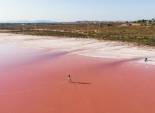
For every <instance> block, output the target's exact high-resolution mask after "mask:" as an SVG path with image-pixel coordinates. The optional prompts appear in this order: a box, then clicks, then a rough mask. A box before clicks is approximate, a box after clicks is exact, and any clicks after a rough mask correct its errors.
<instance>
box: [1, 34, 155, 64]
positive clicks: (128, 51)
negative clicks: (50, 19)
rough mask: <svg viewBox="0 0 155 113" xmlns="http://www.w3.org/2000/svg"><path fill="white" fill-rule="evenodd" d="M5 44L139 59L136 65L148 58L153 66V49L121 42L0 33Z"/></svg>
mask: <svg viewBox="0 0 155 113" xmlns="http://www.w3.org/2000/svg"><path fill="white" fill-rule="evenodd" d="M5 43H7V44H8V45H11V46H18V47H19V48H29V49H31V48H35V49H40V50H50V49H54V50H58V51H66V52H70V51H72V53H71V54H78V55H83V56H88V57H96V58H103V59H104V58H108V59H118V60H119V59H133V58H141V59H140V60H137V61H138V63H145V62H144V60H145V57H147V58H149V62H147V64H152V65H155V48H152V47H138V46H135V45H133V44H128V43H123V42H115V41H99V40H96V39H82V38H81V39H76V38H67V37H66V38H62V37H54V36H31V35H22V34H12V33H0V44H4V45H5Z"/></svg>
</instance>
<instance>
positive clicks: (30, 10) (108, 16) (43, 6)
mask: <svg viewBox="0 0 155 113" xmlns="http://www.w3.org/2000/svg"><path fill="white" fill-rule="evenodd" d="M152 18H155V0H0V21H1V22H2V21H25V20H27V21H33V20H51V21H58V22H59V21H65V22H69V21H86V20H89V21H95V20H96V21H122V20H123V21H127V20H137V19H152Z"/></svg>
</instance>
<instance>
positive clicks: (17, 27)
mask: <svg viewBox="0 0 155 113" xmlns="http://www.w3.org/2000/svg"><path fill="white" fill-rule="evenodd" d="M0 26H1V27H0V29H1V30H9V32H13V33H24V34H30V35H41V36H66V37H77V38H78V37H80V38H95V39H99V40H113V41H123V42H133V43H137V44H138V45H149V46H155V26H154V25H149V26H146V25H136V26H132V25H123V24H122V23H112V24H109V23H108V24H107V23H106V24H105V23H104V24H101V23H100V24H94V23H91V24H90V23H89V24H88V23H87V24H86V23H84V24H83V23H82V24H81V23H80V24H24V25H21V24H7V25H3V26H2V25H0ZM7 32H8V31H7Z"/></svg>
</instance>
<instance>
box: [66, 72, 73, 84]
mask: <svg viewBox="0 0 155 113" xmlns="http://www.w3.org/2000/svg"><path fill="white" fill-rule="evenodd" d="M67 79H68V81H69V82H71V83H72V82H73V81H72V79H71V75H70V74H69V75H68V77H67Z"/></svg>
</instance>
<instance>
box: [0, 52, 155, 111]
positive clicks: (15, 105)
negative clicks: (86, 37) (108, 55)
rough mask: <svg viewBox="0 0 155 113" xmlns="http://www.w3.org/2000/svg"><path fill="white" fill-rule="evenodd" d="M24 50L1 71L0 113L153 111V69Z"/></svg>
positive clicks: (132, 62) (127, 62) (130, 61)
mask: <svg viewBox="0 0 155 113" xmlns="http://www.w3.org/2000/svg"><path fill="white" fill-rule="evenodd" d="M23 51H25V52H24V53H22V55H18V54H20V52H19V51H18V52H17V53H16V55H15V57H14V61H15V62H13V63H9V62H7V63H8V64H10V65H11V66H10V67H7V66H8V65H7V66H5V67H4V69H3V70H1V72H0V112H1V113H154V112H155V107H154V106H155V96H154V95H155V90H154V89H155V67H154V66H151V65H147V64H140V63H137V62H136V60H139V58H138V59H137V58H135V59H127V60H126V59H122V60H112V59H99V58H91V57H84V56H79V55H72V54H69V53H70V52H62V51H48V52H47V51H45V52H43V51H39V52H40V54H38V53H39V52H38V51H37V52H36V54H35V52H30V51H29V50H25V49H23ZM28 51H29V52H28ZM23 54H25V55H24V57H23ZM27 54H28V55H27ZM16 56H17V58H16ZM4 58H6V61H7V59H8V57H4ZM18 59H21V60H18ZM8 61H9V60H8ZM69 74H70V75H71V79H72V82H69V81H68V79H67V77H68V75H69Z"/></svg>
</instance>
